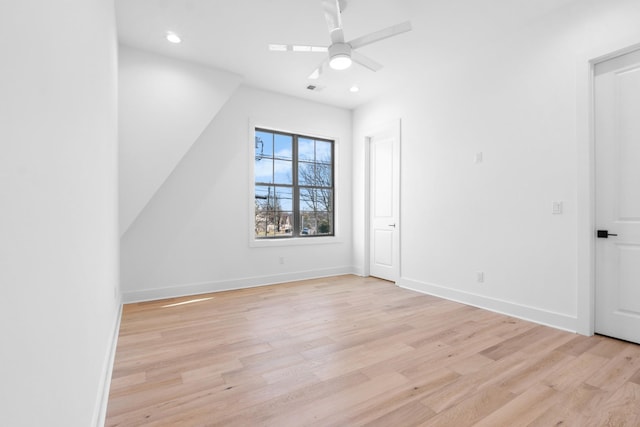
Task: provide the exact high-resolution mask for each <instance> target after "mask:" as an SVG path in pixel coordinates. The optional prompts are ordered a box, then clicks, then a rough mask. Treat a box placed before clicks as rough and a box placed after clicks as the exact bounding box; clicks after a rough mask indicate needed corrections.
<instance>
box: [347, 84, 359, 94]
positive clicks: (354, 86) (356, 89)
mask: <svg viewBox="0 0 640 427" xmlns="http://www.w3.org/2000/svg"><path fill="white" fill-rule="evenodd" d="M349 91H350V92H353V93H356V92H360V88H359V87H358V85H353V86H351V87H350V88H349Z"/></svg>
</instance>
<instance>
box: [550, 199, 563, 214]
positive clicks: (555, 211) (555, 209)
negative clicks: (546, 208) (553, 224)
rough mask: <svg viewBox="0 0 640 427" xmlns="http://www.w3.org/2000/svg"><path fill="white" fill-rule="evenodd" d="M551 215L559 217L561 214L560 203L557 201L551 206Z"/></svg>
mask: <svg viewBox="0 0 640 427" xmlns="http://www.w3.org/2000/svg"><path fill="white" fill-rule="evenodd" d="M551 213H552V214H554V215H561V214H562V202H560V201H558V202H553V205H552V207H551Z"/></svg>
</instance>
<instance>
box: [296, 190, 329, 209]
mask: <svg viewBox="0 0 640 427" xmlns="http://www.w3.org/2000/svg"><path fill="white" fill-rule="evenodd" d="M300 209H301V210H305V211H313V212H331V211H332V210H333V191H332V190H331V189H330V188H327V189H314V188H307V187H301V188H300Z"/></svg>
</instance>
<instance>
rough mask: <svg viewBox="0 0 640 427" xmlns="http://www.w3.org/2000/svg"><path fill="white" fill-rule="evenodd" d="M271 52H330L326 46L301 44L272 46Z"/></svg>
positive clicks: (270, 46) (270, 47)
mask: <svg viewBox="0 0 640 427" xmlns="http://www.w3.org/2000/svg"><path fill="white" fill-rule="evenodd" d="M269 50H271V51H273V52H323V53H326V52H328V51H329V48H328V47H326V46H309V45H301V44H270V45H269Z"/></svg>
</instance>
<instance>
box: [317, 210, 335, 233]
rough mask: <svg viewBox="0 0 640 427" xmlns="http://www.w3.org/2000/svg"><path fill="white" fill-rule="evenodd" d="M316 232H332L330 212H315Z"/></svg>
mask: <svg viewBox="0 0 640 427" xmlns="http://www.w3.org/2000/svg"><path fill="white" fill-rule="evenodd" d="M316 222H317V226H318V228H317V234H322V235H327V234H333V215H332V213H331V212H317V213H316Z"/></svg>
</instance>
